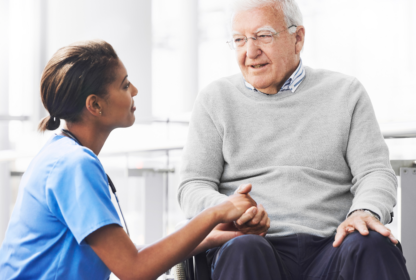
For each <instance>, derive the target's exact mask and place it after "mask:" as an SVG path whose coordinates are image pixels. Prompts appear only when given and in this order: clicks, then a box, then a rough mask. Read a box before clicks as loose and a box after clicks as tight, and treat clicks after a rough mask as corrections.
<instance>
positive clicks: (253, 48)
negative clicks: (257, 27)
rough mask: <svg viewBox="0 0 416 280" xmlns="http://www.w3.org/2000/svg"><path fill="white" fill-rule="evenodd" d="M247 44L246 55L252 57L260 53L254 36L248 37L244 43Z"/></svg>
mask: <svg viewBox="0 0 416 280" xmlns="http://www.w3.org/2000/svg"><path fill="white" fill-rule="evenodd" d="M246 46H247V54H246V55H247V57H248V58H251V59H254V58H256V57H258V56H259V55H260V54H261V49H260V48H259V47H258V46H257V42H256V40H255V39H254V38H248V41H247V43H246Z"/></svg>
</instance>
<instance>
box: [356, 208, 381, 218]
mask: <svg viewBox="0 0 416 280" xmlns="http://www.w3.org/2000/svg"><path fill="white" fill-rule="evenodd" d="M357 211H362V212H367V213H369V214H370V215H371V216H373V217H374V218H376V219H377V220H378V221H380V216H379V215H378V214H377V213H374V212H373V211H371V210H368V209H356V210H354V211H352V212H351V213H350V214H349V215H348V217H349V216H351V215H352V214H353V213H354V212H357Z"/></svg>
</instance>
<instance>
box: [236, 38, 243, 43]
mask: <svg viewBox="0 0 416 280" xmlns="http://www.w3.org/2000/svg"><path fill="white" fill-rule="evenodd" d="M242 41H244V38H234V42H235V43H241V42H242Z"/></svg>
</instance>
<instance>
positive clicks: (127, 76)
mask: <svg viewBox="0 0 416 280" xmlns="http://www.w3.org/2000/svg"><path fill="white" fill-rule="evenodd" d="M128 76H129V75H126V77H124V79H123V80H122V81H121V84H120V86H121V85H122V84H123V83H124V80H125V79H127V77H128Z"/></svg>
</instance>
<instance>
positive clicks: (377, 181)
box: [346, 79, 397, 224]
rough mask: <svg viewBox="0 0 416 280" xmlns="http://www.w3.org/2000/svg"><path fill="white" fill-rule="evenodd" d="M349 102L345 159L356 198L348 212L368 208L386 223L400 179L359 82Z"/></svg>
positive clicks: (352, 88) (354, 85) (368, 100)
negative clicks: (348, 127)
mask: <svg viewBox="0 0 416 280" xmlns="http://www.w3.org/2000/svg"><path fill="white" fill-rule="evenodd" d="M349 100H350V104H349V110H350V112H351V123H350V131H349V138H348V146H347V150H346V160H347V162H348V164H349V166H350V169H351V173H352V176H353V180H352V184H353V185H352V187H351V193H352V194H353V195H354V199H353V202H352V206H351V208H350V212H349V213H351V212H352V211H354V210H357V209H368V210H371V211H373V212H374V213H377V214H378V215H379V216H380V221H381V222H382V223H383V224H387V223H389V222H390V220H391V218H390V213H392V212H393V207H394V206H395V204H396V196H397V178H396V175H395V174H394V171H393V169H392V167H391V165H390V160H389V151H388V148H387V145H386V143H385V142H384V139H383V136H382V134H381V132H380V128H379V126H378V122H377V119H376V116H375V113H374V110H373V107H372V105H371V101H370V98H369V96H368V95H367V92H366V91H365V89H364V87H363V86H362V85H361V84H360V82H358V80H356V79H354V81H353V82H352V84H351V86H350V96H349ZM349 213H348V214H349Z"/></svg>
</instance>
